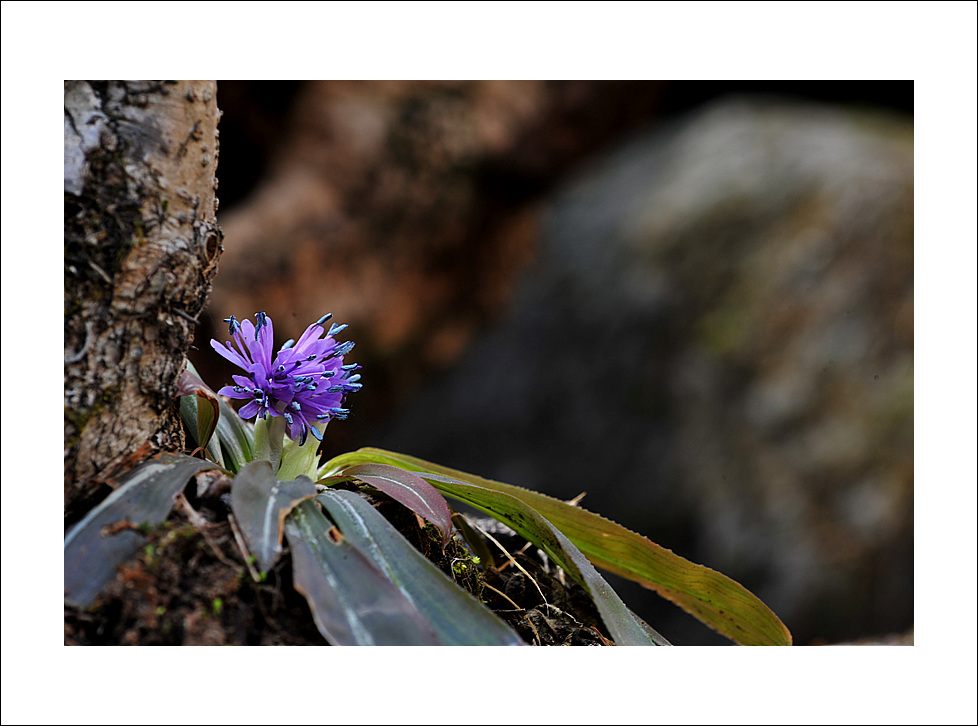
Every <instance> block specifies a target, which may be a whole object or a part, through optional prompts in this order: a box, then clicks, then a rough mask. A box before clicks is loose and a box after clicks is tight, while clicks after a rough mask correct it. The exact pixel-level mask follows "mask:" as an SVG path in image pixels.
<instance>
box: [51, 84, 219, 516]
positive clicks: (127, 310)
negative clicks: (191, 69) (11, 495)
mask: <svg viewBox="0 0 978 726" xmlns="http://www.w3.org/2000/svg"><path fill="white" fill-rule="evenodd" d="M64 90H65V189H64V192H65V193H64V200H65V226H64V254H65V262H64V265H65V266H64V283H65V286H64V304H65V316H64V335H65V340H64V343H65V398H64V424H65V449H64V476H65V517H66V521H67V520H68V519H70V518H72V517H73V515H74V514H76V513H78V512H83V511H84V510H85V509H86V508H87V507H88V506H89V504H90V503H91V500H92V499H93V498H95V497H98V496H99V495H100V492H101V490H102V487H103V485H104V483H105V482H106V481H110V480H111V478H112V477H113V476H114V475H115V474H116V473H117V472H118V471H119V469H120V468H121V467H122V466H124V465H125V463H126V462H127V461H131V459H132V457H133V456H134V455H135V456H139V457H142V456H145V455H147V454H149V453H151V452H152V451H155V450H160V449H176V448H178V447H180V446H182V444H183V441H182V432H181V429H180V426H179V419H178V416H177V415H176V410H175V408H174V406H173V394H174V391H175V382H176V378H177V376H178V375H179V373H180V370H181V367H182V365H183V361H184V356H185V355H186V351H187V349H188V348H189V346H190V343H191V341H192V337H193V331H194V328H195V322H196V319H197V316H198V315H199V314H200V312H201V310H202V309H203V307H204V305H205V303H206V300H207V296H208V294H209V292H210V283H211V279H212V278H213V276H214V274H215V273H216V271H217V262H218V259H219V257H220V254H221V252H222V250H223V247H222V244H221V242H222V232H221V230H220V228H219V227H218V226H217V222H216V217H215V213H216V209H217V196H216V191H217V155H218V132H217V123H218V119H219V117H220V111H219V110H218V108H217V99H216V83H214V82H213V81H129V82H121V81H65V84H64ZM137 452H139V453H138V454H137Z"/></svg>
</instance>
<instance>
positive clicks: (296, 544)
mask: <svg viewBox="0 0 978 726" xmlns="http://www.w3.org/2000/svg"><path fill="white" fill-rule="evenodd" d="M331 532H332V537H331V536H330V533H331ZM285 536H286V537H287V538H288V540H289V547H290V549H291V552H292V571H293V575H292V577H293V583H294V585H295V589H296V590H298V591H299V592H300V593H302V595H303V596H304V597H305V598H306V601H307V602H308V603H309V609H310V610H311V611H312V616H313V619H314V620H315V621H316V627H317V628H318V629H319V632H320V633H322V635H323V637H324V638H326V640H328V641H329V642H330V643H331V644H333V645H439V644H440V641H439V639H438V636H437V635H435V631H434V629H433V628H432V626H431V624H430V623H429V622H428V621H427V620H426V619H425V618H424V617H423V616H422V615H421V613H419V612H418V610H417V608H415V606H414V605H413V603H412V602H411V601H410V600H409V599H408V598H407V596H406V595H405V594H404V593H403V592H402V591H401V590H400V588H398V586H397V585H395V584H394V583H393V582H392V581H391V580H390V579H389V578H388V577H387V576H386V575H385V574H384V573H382V572H381V571H380V570H379V569H378V568H377V567H376V566H375V565H374V564H373V563H372V562H371V561H370V560H369V559H368V558H367V557H366V556H365V555H364V554H363V553H362V552H360V551H359V550H358V549H356V548H355V547H353V546H352V545H351V544H350V543H349V542H347V541H346V539H345V538H344V537H342V536H340V535H337V534H336V531H335V528H333V527H332V525H331V523H330V522H329V520H327V519H326V517H324V516H323V513H322V512H320V511H319V508H318V507H317V506H316V504H314V503H313V502H311V501H305V502H302V503H300V504H299V505H298V506H297V507H296V508H295V509H294V510H293V511H292V513H291V514H290V515H289V516H288V517H287V518H286V520H285Z"/></svg>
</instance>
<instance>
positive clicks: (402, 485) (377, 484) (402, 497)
mask: <svg viewBox="0 0 978 726" xmlns="http://www.w3.org/2000/svg"><path fill="white" fill-rule="evenodd" d="M340 473H341V474H343V475H344V476H355V477H356V478H357V479H359V480H360V481H362V482H364V483H365V484H369V485H370V486H372V487H374V488H375V489H379V490H380V491H382V492H384V494H386V495H387V496H389V497H390V498H391V499H393V500H395V501H397V502H400V503H401V504H403V505H404V506H405V507H407V508H408V509H410V510H411V511H412V512H414V513H415V514H417V515H418V516H419V517H421V518H422V519H424V520H426V521H428V522H431V523H432V524H433V525H435V527H436V528H437V529H438V531H439V532H441V540H442V544H443V545H444V544H445V543H447V542H448V540H449V538H450V537H451V536H452V513H451V512H450V511H449V509H448V503H447V502H446V501H445V497H443V496H442V495H441V493H439V491H438V490H437V489H435V488H434V487H433V486H431V484H429V483H428V482H426V481H425V480H424V479H422V478H421V477H420V476H418V475H417V474H414V473H412V472H410V471H405V470H404V469H401V468H399V467H396V466H387V465H386V464H360V465H359V466H352V467H350V468H349V469H346V470H344V471H342V472H340Z"/></svg>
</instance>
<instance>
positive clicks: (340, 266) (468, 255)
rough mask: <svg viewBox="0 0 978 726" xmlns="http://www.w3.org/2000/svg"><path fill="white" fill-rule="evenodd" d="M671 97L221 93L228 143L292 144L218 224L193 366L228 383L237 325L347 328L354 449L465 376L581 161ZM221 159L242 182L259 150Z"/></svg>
mask: <svg viewBox="0 0 978 726" xmlns="http://www.w3.org/2000/svg"><path fill="white" fill-rule="evenodd" d="M661 88H662V84H660V83H658V82H641V81H613V82H608V81H556V82H548V81H446V82H433V81H324V82H308V83H302V84H299V85H298V86H290V87H289V88H286V89H270V88H269V87H268V84H264V85H261V84H259V85H258V86H257V87H242V84H222V85H219V89H218V90H219V100H220V102H221V104H222V107H224V108H225V111H226V115H225V119H224V121H223V122H222V124H224V125H227V126H229V128H230V130H235V129H237V131H236V133H231V132H230V130H229V133H228V134H226V135H227V136H228V137H229V138H231V139H234V138H243V139H252V138H259V137H261V133H260V132H261V130H262V129H266V130H267V129H275V130H276V131H277V135H278V137H280V138H279V139H278V141H277V142H276V143H275V144H274V145H271V146H269V145H266V146H263V147H261V148H255V149H254V153H253V155H254V156H255V157H260V160H261V161H262V164H263V166H265V167H266V168H267V169H268V172H267V174H266V175H265V176H264V177H262V181H261V183H260V184H259V185H258V186H257V187H256V188H255V189H254V190H253V192H252V193H251V194H250V195H249V196H248V197H247V198H246V199H243V200H241V201H240V202H239V203H238V204H233V205H224V206H223V207H222V210H221V215H220V216H219V222H220V223H221V225H222V227H223V228H224V233H225V242H224V245H225V253H224V255H223V257H222V259H221V269H220V274H219V275H218V276H217V279H216V281H215V284H214V291H213V294H212V296H211V302H210V304H209V307H208V319H207V320H206V321H205V323H204V325H203V327H202V330H201V331H200V332H199V334H198V341H200V342H198V347H201V348H204V349H205V355H203V356H197V357H196V358H197V360H195V363H196V364H197V365H198V368H199V369H200V370H201V372H202V373H203V374H204V376H205V378H208V379H211V378H214V379H215V380H220V379H221V378H224V377H226V376H227V375H228V373H229V371H228V370H226V369H218V368H217V367H216V366H217V362H215V361H214V360H213V359H214V356H210V355H209V354H208V353H209V351H208V349H207V348H206V341H207V339H208V338H210V337H211V336H213V335H215V334H217V333H218V332H219V331H220V329H221V328H223V326H222V325H220V322H219V321H220V320H221V319H223V318H225V317H227V316H228V315H229V314H234V315H236V316H237V317H238V318H239V319H240V318H243V317H245V316H249V315H253V314H254V312H255V311H257V310H264V311H265V312H267V313H268V314H269V315H270V316H271V317H272V319H273V320H274V322H275V331H276V334H277V335H278V336H279V338H280V342H284V341H285V340H286V339H287V338H289V337H298V336H299V334H301V332H302V331H303V330H304V329H305V326H306V325H308V324H309V323H311V322H312V321H314V320H316V319H317V318H319V317H320V316H321V315H322V314H323V313H325V312H333V313H334V314H335V320H337V321H339V322H345V323H349V324H350V331H349V334H350V335H351V337H352V338H353V339H354V340H356V342H357V350H356V353H355V354H354V356H353V357H352V360H354V361H356V362H358V363H361V364H363V365H364V367H365V370H364V380H365V381H368V382H369V383H368V385H369V394H368V393H364V394H363V395H360V396H358V401H357V404H356V406H355V415H354V417H353V418H351V420H350V421H349V422H347V424H345V425H344V426H343V427H342V430H338V431H337V433H336V434H335V435H334V436H332V437H331V438H330V442H329V444H330V445H339V446H340V447H341V448H342V446H343V439H344V438H347V437H348V436H350V434H351V432H352V433H353V434H354V438H355V432H357V430H358V429H359V428H360V427H361V421H376V420H379V419H380V418H381V417H382V416H383V415H384V414H385V413H386V412H387V411H389V410H390V408H391V407H392V406H394V405H396V403H397V402H398V401H399V400H401V399H402V398H403V396H404V395H405V393H406V392H408V391H411V390H413V389H414V388H416V387H417V386H418V385H419V384H420V382H421V381H423V380H424V378H425V376H426V375H429V374H430V373H431V372H432V371H438V370H441V369H444V368H445V367H447V366H449V365H451V364H452V363H453V362H454V361H455V360H456V358H457V356H458V355H459V353H460V352H461V351H462V350H463V349H464V347H465V345H466V344H467V342H468V341H469V339H470V337H471V336H472V335H473V333H474V332H475V331H477V330H479V329H480V328H481V327H482V326H483V325H485V324H486V322H487V321H489V320H491V319H493V318H494V317H496V316H497V315H498V313H499V311H500V310H502V309H503V308H504V306H505V305H506V304H507V303H508V301H509V300H510V299H511V297H512V294H513V289H514V288H513V286H514V283H515V281H516V280H517V279H518V278H519V275H520V273H521V272H522V271H523V270H524V269H525V267H526V265H527V264H528V263H529V261H530V260H531V259H532V254H533V250H534V248H535V245H536V243H537V240H538V232H537V227H536V221H537V213H538V211H539V205H538V204H535V203H534V201H535V200H537V199H539V198H540V197H541V195H542V194H543V193H544V192H545V191H546V190H547V189H549V188H550V187H552V186H553V185H554V184H555V182H556V181H557V180H558V179H559V178H561V176H562V175H563V174H564V173H566V170H567V169H568V168H569V167H570V165H572V164H573V163H575V162H576V161H578V160H579V159H581V158H582V157H583V156H584V155H585V154H588V153H591V152H593V151H594V150H595V149H596V148H599V147H600V146H601V145H602V144H604V143H607V141H608V139H609V138H616V137H617V135H618V134H620V133H621V131H622V130H623V129H630V128H634V127H636V126H637V125H639V124H641V123H644V122H646V121H647V120H648V119H649V118H650V117H652V116H653V115H654V113H655V111H656V108H657V104H658V102H659V98H660V94H661ZM225 90H227V93H225ZM272 90H276V91H277V95H275V96H274V97H272V98H270V99H269V100H267V101H266V102H265V103H255V104H252V105H248V101H249V99H251V98H252V97H253V96H256V95H257V96H260V97H265V95H267V94H269V93H270V92H271V91H272ZM285 98H288V117H287V118H286V119H284V120H283V119H276V118H273V117H272V116H271V114H270V109H271V108H272V107H273V106H274V105H275V103H278V102H281V103H284V101H283V99H285ZM225 104H227V105H226V106H225ZM249 119H250V121H249ZM239 127H241V128H239ZM225 152H226V153H225V157H230V158H232V159H233V160H234V161H231V162H228V163H229V164H233V163H235V162H236V163H238V164H240V162H241V159H242V158H243V157H245V156H248V155H249V154H252V150H251V146H249V147H248V148H245V149H240V150H239V151H238V153H236V154H232V153H230V152H228V150H227V149H225ZM266 155H267V156H266ZM236 168H238V167H235V166H229V167H228V170H229V171H228V173H229V174H233V173H234V170H235V169H236ZM239 173H241V174H243V173H244V172H239ZM235 181H237V179H234V178H232V179H231V180H227V179H226V178H225V176H224V175H223V174H222V190H223V188H224V186H225V185H226V183H227V185H228V186H229V188H231V189H237V188H238V186H239V185H235V184H234V182H235ZM225 330H226V329H225ZM201 342H202V343H203V345H201ZM337 428H338V429H339V427H337Z"/></svg>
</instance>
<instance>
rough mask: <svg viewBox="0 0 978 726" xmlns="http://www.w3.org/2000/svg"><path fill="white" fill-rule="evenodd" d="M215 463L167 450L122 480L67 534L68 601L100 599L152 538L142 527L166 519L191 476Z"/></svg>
mask: <svg viewBox="0 0 978 726" xmlns="http://www.w3.org/2000/svg"><path fill="white" fill-rule="evenodd" d="M215 468H217V465H216V464H212V463H211V462H209V461H204V460H202V459H195V458H192V457H190V456H183V455H175V454H161V455H160V456H159V457H158V458H155V459H151V460H149V461H147V462H144V463H142V464H139V465H138V466H136V467H135V468H134V469H133V470H132V471H131V472H129V473H128V474H126V475H125V476H124V477H123V478H122V479H120V480H119V487H118V488H117V489H116V490H115V491H114V492H112V494H110V495H109V496H108V497H106V499H105V501H103V502H101V503H100V504H99V505H98V506H97V507H95V508H94V509H93V510H92V511H91V512H89V513H88V515H87V516H86V517H85V518H84V519H83V520H82V521H80V522H79V523H78V524H76V525H75V526H74V527H73V528H72V529H71V531H70V532H68V534H67V535H66V536H65V544H64V561H65V562H64V564H65V602H66V603H68V604H70V605H76V606H78V607H82V608H87V607H88V606H90V605H91V604H92V603H94V602H95V598H96V597H97V596H98V594H99V593H100V592H101V591H102V588H103V587H104V586H105V584H106V583H107V582H109V580H111V579H112V578H113V577H115V571H116V568H117V567H118V566H119V565H121V564H122V563H123V562H125V561H126V560H128V559H129V558H130V557H132V556H133V555H134V554H135V553H136V552H137V551H139V548H140V547H142V546H143V544H144V543H145V542H146V536H145V535H144V534H143V533H142V532H141V531H140V528H142V527H143V526H146V525H148V526H150V527H154V526H156V525H158V524H160V523H161V522H162V521H163V520H165V519H166V518H167V516H168V515H169V514H170V510H171V509H172V508H173V498H174V497H175V496H176V495H177V494H178V493H180V492H181V491H183V488H184V487H185V486H186V485H187V482H188V481H189V480H190V477H192V476H193V475H194V474H196V473H198V472H201V471H204V470H205V469H215Z"/></svg>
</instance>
